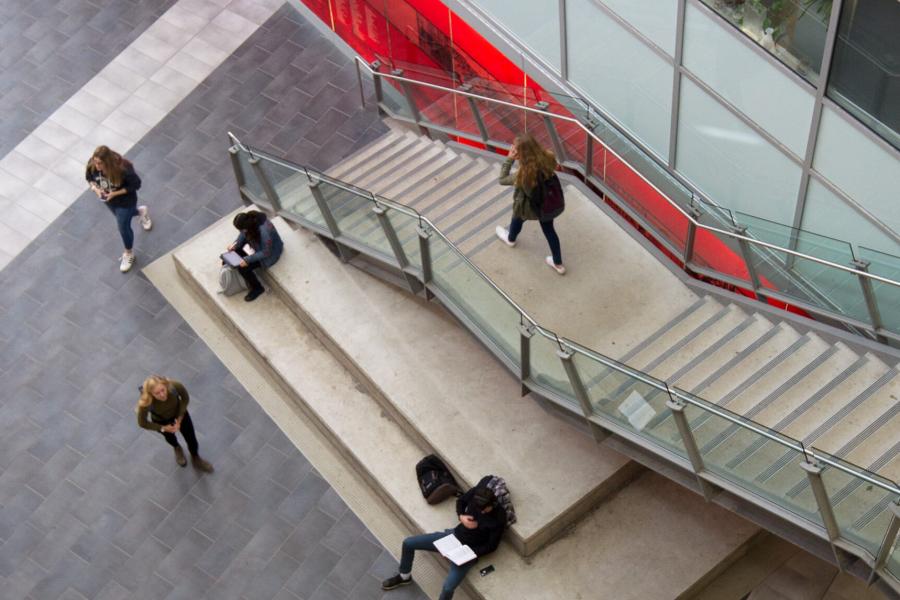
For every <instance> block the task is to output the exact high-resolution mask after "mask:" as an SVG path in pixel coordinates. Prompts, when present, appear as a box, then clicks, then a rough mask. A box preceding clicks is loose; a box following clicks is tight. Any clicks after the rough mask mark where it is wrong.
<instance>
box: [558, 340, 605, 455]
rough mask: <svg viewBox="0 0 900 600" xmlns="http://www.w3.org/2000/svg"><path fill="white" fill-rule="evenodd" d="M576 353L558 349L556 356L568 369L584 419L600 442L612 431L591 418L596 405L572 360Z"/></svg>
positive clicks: (595, 438)
mask: <svg viewBox="0 0 900 600" xmlns="http://www.w3.org/2000/svg"><path fill="white" fill-rule="evenodd" d="M574 354H575V353H574V352H572V351H571V350H569V349H560V350H557V351H556V356H558V357H559V360H560V361H561V362H562V366H563V369H565V370H566V375H567V376H568V378H569V383H570V384H571V385H572V390H573V391H574V392H575V397H576V398H577V399H578V403H579V404H580V405H581V412H582V413H583V414H584V420H585V421H587V425H588V427H589V428H590V430H591V435H593V436H594V440H595V441H596V442H597V443H598V444H599V443H600V442H602V441H603V440H605V439H606V438H608V437H609V436H610V433H609V432H608V431H605V430H603V429H601V428H600V427H599V426H597V424H596V423H594V422H593V421H592V420H591V417H592V416H593V415H594V407H593V406H592V405H591V399H590V396H588V393H587V388H585V387H584V382H583V381H582V380H581V375H580V374H579V373H578V369H577V368H576V367H575V362H574V361H573V360H572V357H573V356H574Z"/></svg>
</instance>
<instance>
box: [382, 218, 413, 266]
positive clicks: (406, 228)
mask: <svg viewBox="0 0 900 600" xmlns="http://www.w3.org/2000/svg"><path fill="white" fill-rule="evenodd" d="M385 214H386V215H387V219H388V221H389V222H390V223H391V226H392V227H393V228H394V232H395V233H396V234H397V239H398V240H399V241H400V245H401V246H402V247H403V253H404V254H405V255H406V260H407V261H409V264H410V266H411V267H415V268H416V269H421V268H422V253H421V251H420V249H419V236H418V235H414V236H413V237H412V238H410V239H407V241H406V242H405V243H404V242H403V240H404V239H406V238H408V237H409V236H408V234H409V232H412V233H415V231H416V226H417V225H418V223H419V218H418V217H417V216H415V215H409V214H406V213H405V212H401V211H399V210H394V209H390V208H388V210H387V213H385Z"/></svg>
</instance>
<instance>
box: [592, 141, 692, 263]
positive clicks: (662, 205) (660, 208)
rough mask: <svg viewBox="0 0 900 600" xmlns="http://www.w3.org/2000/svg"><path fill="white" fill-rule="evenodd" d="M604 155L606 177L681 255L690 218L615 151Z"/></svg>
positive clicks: (643, 218)
mask: <svg viewBox="0 0 900 600" xmlns="http://www.w3.org/2000/svg"><path fill="white" fill-rule="evenodd" d="M601 154H602V155H603V157H604V163H603V167H602V172H603V175H604V178H605V179H604V181H605V182H606V185H607V186H609V187H610V188H611V189H612V190H613V191H614V192H616V194H617V195H618V197H619V198H620V199H621V200H622V201H623V202H624V203H625V204H626V205H627V206H628V207H630V208H631V210H632V211H634V212H635V213H636V214H637V215H638V218H640V219H641V220H642V221H643V223H645V224H646V225H647V226H649V227H650V228H651V230H652V232H653V233H655V234H656V236H658V237H659V238H661V241H662V240H665V241H667V242H668V244H669V246H670V248H669V250H670V251H672V252H675V253H676V254H677V255H678V256H681V254H682V253H683V252H684V244H685V241H686V239H687V231H688V219H687V217H686V216H685V215H683V214H682V213H681V212H680V211H679V210H678V209H677V208H675V207H674V206H672V204H670V203H669V202H668V200H666V198H665V197H664V196H662V195H661V194H660V193H659V192H658V191H656V190H655V189H654V188H653V186H651V185H650V184H649V183H647V182H646V181H645V180H644V179H643V178H641V177H640V176H639V175H638V173H637V172H636V171H635V170H634V169H632V168H631V166H630V165H629V164H628V163H626V162H625V161H624V160H622V158H620V157H619V156H616V155H615V154H614V153H613V152H603V153H601Z"/></svg>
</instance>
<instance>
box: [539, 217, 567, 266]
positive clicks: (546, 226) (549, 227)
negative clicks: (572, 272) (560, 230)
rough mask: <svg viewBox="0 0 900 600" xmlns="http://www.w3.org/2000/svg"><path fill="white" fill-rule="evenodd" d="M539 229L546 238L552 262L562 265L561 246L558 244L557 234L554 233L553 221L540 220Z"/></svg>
mask: <svg viewBox="0 0 900 600" xmlns="http://www.w3.org/2000/svg"><path fill="white" fill-rule="evenodd" d="M541 231H543V232H544V237H545V238H547V243H548V244H549V245H550V253H551V254H552V255H553V264H554V265H556V266H560V265H562V248H561V247H560V244H559V236H558V235H557V234H556V229H554V228H553V221H552V220H551V221H541Z"/></svg>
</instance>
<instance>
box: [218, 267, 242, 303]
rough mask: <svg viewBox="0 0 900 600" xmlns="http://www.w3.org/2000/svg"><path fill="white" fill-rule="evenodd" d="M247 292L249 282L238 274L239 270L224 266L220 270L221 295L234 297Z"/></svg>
mask: <svg viewBox="0 0 900 600" xmlns="http://www.w3.org/2000/svg"><path fill="white" fill-rule="evenodd" d="M246 290H247V282H245V281H244V278H243V277H241V274H240V273H238V272H237V269H235V268H234V267H231V266H228V265H222V268H221V269H220V270H219V293H220V294H223V295H225V296H234V295H235V294H240V293H241V292H244V291H246Z"/></svg>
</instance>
